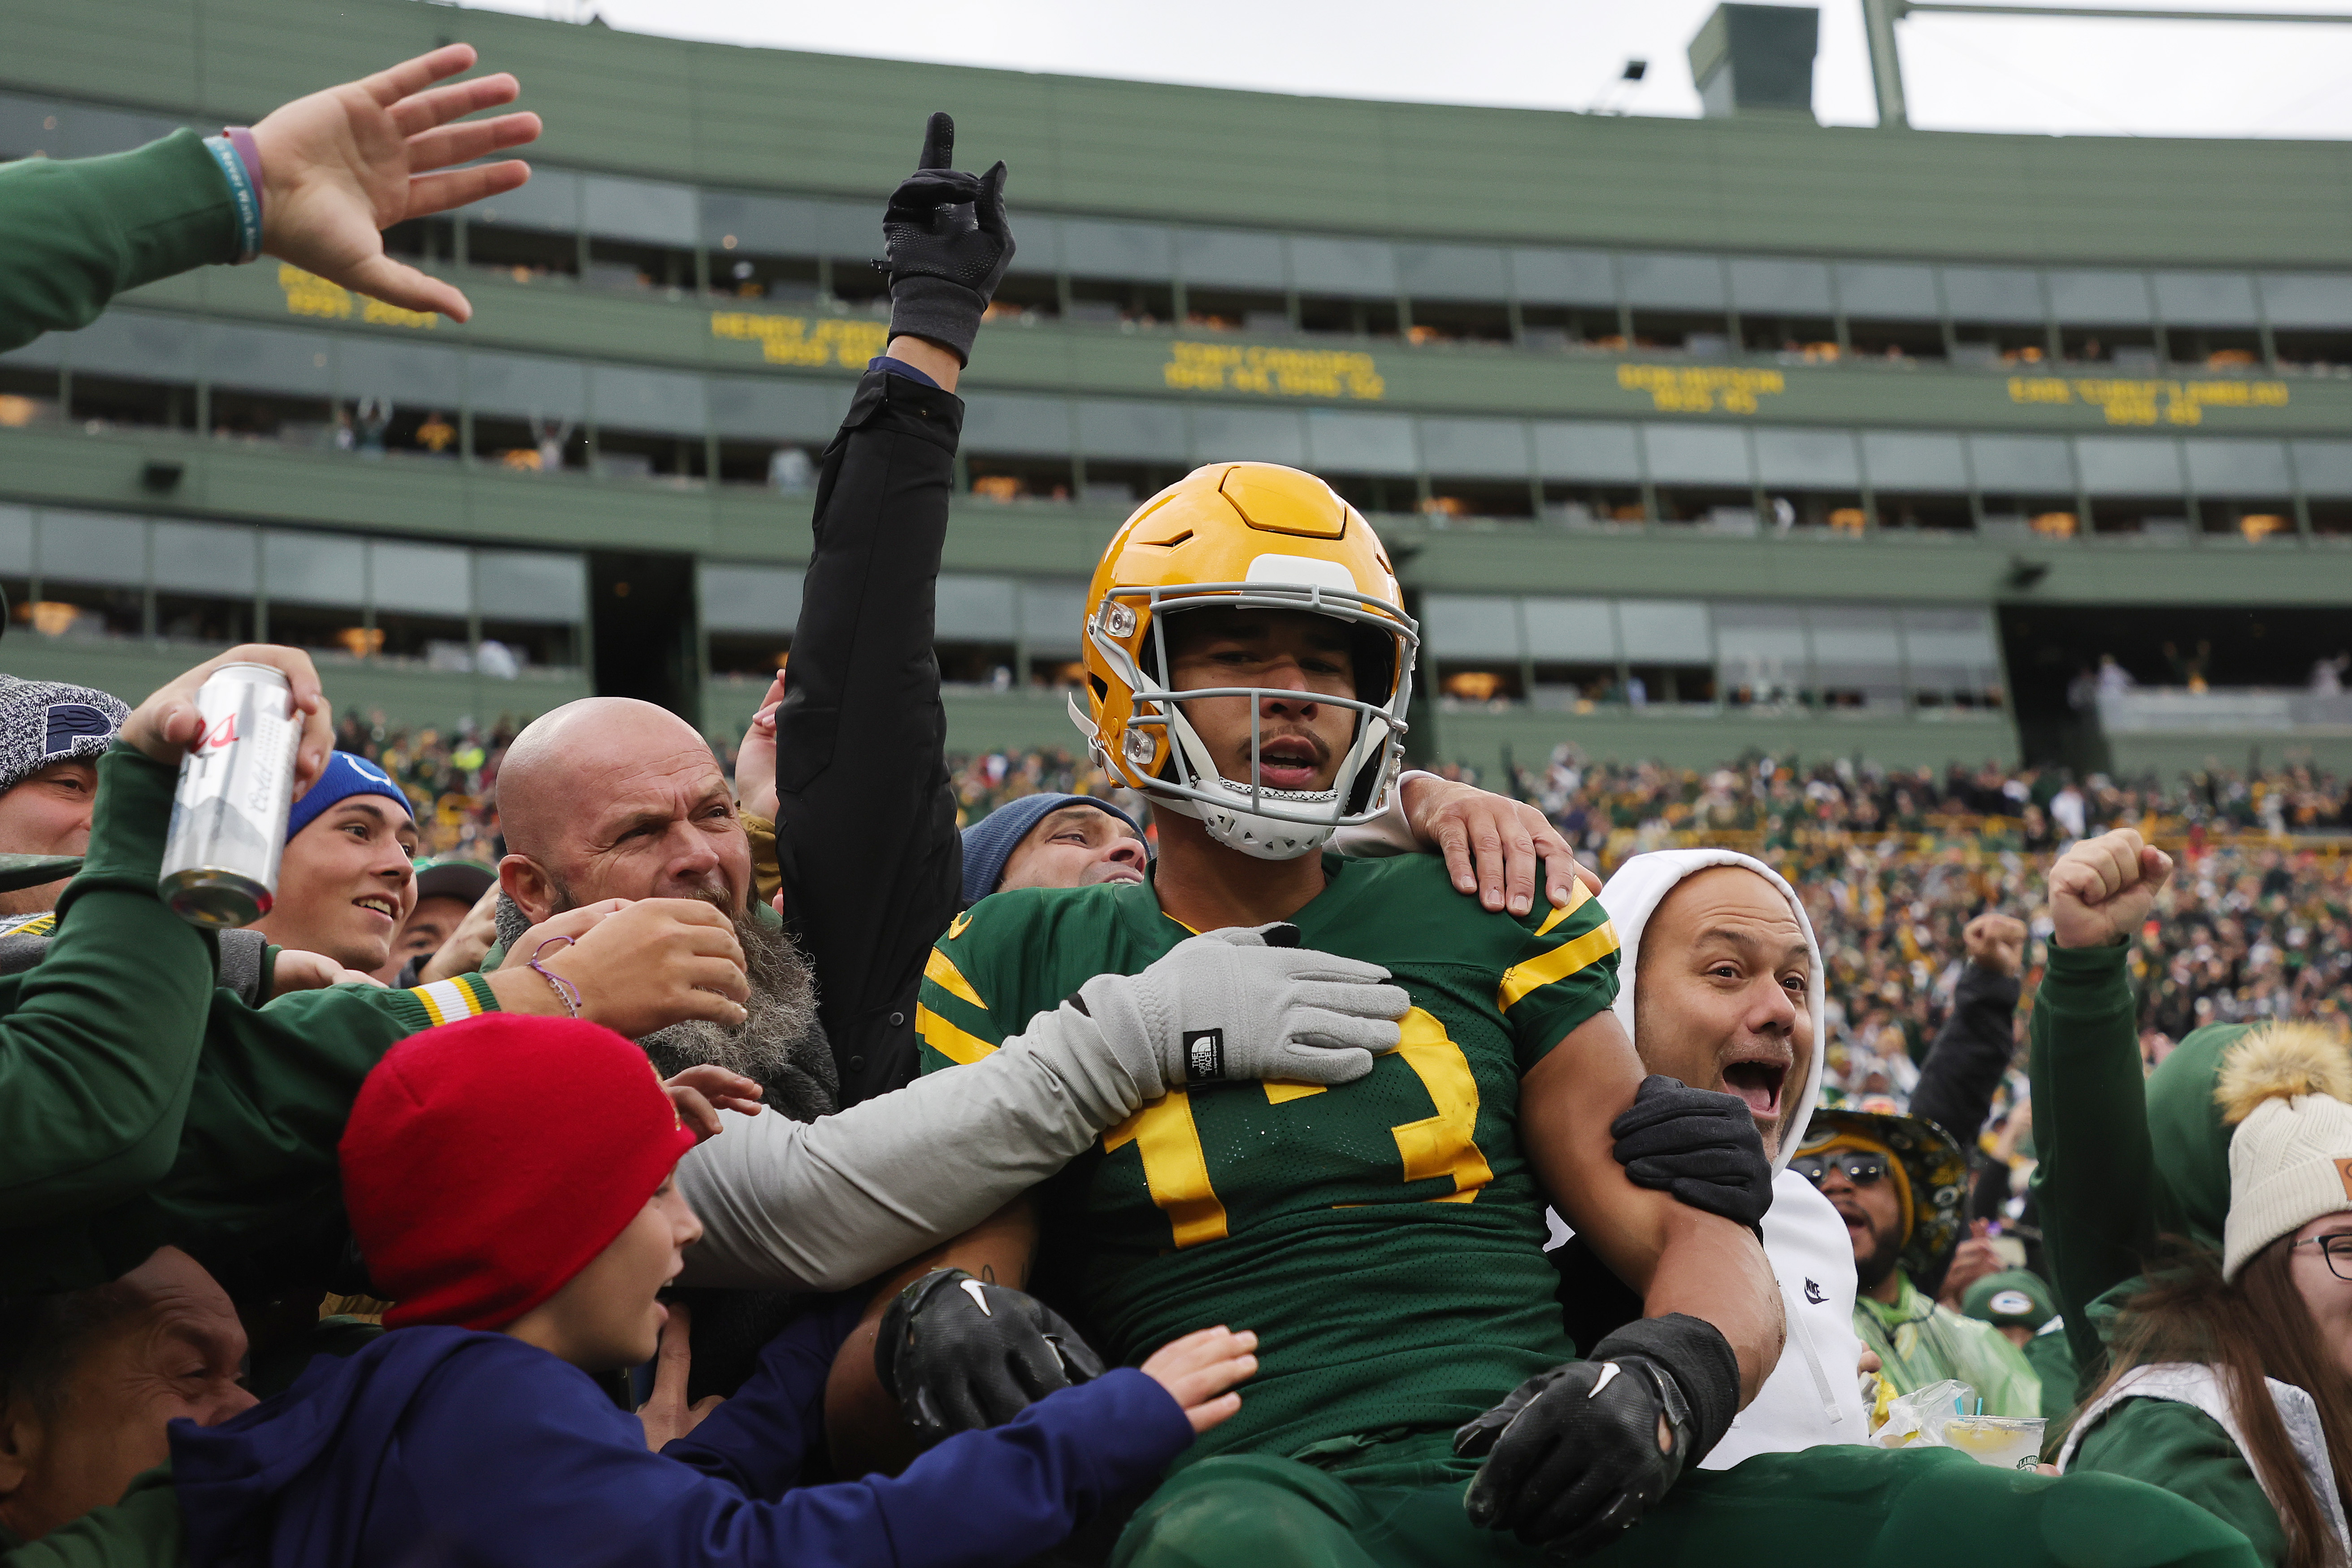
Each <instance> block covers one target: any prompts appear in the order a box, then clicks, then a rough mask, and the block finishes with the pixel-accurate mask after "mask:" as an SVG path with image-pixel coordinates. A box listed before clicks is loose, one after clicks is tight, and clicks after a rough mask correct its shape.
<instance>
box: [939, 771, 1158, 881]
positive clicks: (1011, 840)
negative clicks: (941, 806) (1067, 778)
mask: <svg viewBox="0 0 2352 1568" xmlns="http://www.w3.org/2000/svg"><path fill="white" fill-rule="evenodd" d="M1066 805H1091V806H1093V807H1094V808H1095V809H1096V810H1097V811H1099V812H1104V813H1107V814H1108V815H1109V816H1116V817H1118V819H1119V820H1120V821H1121V822H1124V823H1126V824H1127V825H1128V826H1129V827H1133V828H1135V836H1136V837H1138V838H1140V837H1143V829H1142V828H1140V827H1138V826H1136V821H1135V818H1133V817H1131V816H1128V815H1127V813H1125V812H1123V811H1121V810H1119V808H1118V807H1117V806H1115V805H1111V803H1110V802H1108V801H1107V800H1098V799H1097V798H1096V797H1095V796H1093V795H1022V796H1021V797H1020V798H1019V799H1017V800H1009V801H1007V802H1005V803H1004V804H1003V805H1000V806H998V807H997V808H996V809H995V810H994V811H992V812H990V813H989V814H988V815H987V816H983V817H982V818H981V819H980V820H979V821H978V822H975V823H973V824H972V825H971V826H970V827H967V828H965V829H964V830H963V901H964V903H965V904H966V905H967V906H969V905H971V904H976V903H978V902H980V900H982V899H984V898H986V897H988V895H989V894H991V893H992V892H994V891H996V884H997V883H999V882H1001V881H1003V880H1004V868H1005V865H1006V864H1007V863H1008V862H1009V861H1011V860H1012V858H1013V851H1014V850H1015V849H1018V848H1020V847H1021V841H1022V840H1023V839H1024V838H1026V837H1029V830H1030V829H1031V828H1033V827H1034V826H1037V824H1038V823H1039V822H1040V821H1041V820H1043V819H1044V818H1045V817H1046V816H1051V815H1052V814H1053V813H1055V812H1057V811H1059V810H1061V809H1062V808H1063V807H1064V806H1066Z"/></svg>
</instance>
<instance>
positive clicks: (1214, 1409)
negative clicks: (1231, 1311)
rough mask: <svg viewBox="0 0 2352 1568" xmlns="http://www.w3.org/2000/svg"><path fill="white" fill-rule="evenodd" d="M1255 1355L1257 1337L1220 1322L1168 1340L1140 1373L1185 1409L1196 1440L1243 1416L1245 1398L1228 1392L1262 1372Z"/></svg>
mask: <svg viewBox="0 0 2352 1568" xmlns="http://www.w3.org/2000/svg"><path fill="white" fill-rule="evenodd" d="M1256 1351H1257V1335H1255V1333H1252V1332H1251V1331H1249V1330H1247V1329H1244V1330H1242V1331H1239V1332H1235V1331H1234V1330H1232V1329H1228V1328H1226V1327H1225V1326H1224V1325H1223V1324H1222V1323H1221V1324H1219V1325H1218V1326H1217V1327H1215V1328H1213V1329H1202V1330H1200V1331H1196V1332H1193V1333H1189V1334H1186V1335H1185V1336H1184V1337H1183V1338H1182V1339H1181V1340H1171V1341H1169V1342H1167V1343H1166V1344H1164V1345H1161V1346H1160V1348H1159V1349H1158V1350H1156V1351H1154V1352H1151V1355H1150V1359H1149V1360H1147V1361H1146V1362H1145V1363H1143V1366H1142V1368H1141V1371H1142V1373H1143V1375H1144V1376H1146V1377H1148V1378H1150V1379H1151V1380H1152V1381H1153V1382H1154V1383H1157V1384H1159V1385H1160V1387H1162V1388H1164V1389H1166V1390H1167V1391H1168V1392H1169V1394H1171V1396H1173V1397H1174V1399H1175V1401H1176V1403H1177V1404H1178V1405H1181V1406H1183V1408H1184V1419H1185V1420H1187V1421H1190V1422H1191V1423H1192V1431H1193V1433H1194V1435H1195V1436H1197V1435H1199V1434H1200V1433H1202V1432H1205V1431H1207V1430H1208V1429H1209V1428H1210V1427H1212V1426H1216V1425H1218V1424H1219V1423H1220V1422H1223V1421H1227V1420H1230V1419H1232V1418H1233V1416H1234V1415H1235V1414H1236V1413H1238V1412H1239V1411H1240V1409H1241V1407H1242V1396H1241V1395H1240V1394H1233V1393H1229V1392H1227V1391H1228V1390H1229V1389H1231V1388H1232V1387H1233V1385H1234V1384H1237V1383H1239V1382H1241V1381H1242V1380H1244V1378H1247V1377H1249V1376H1251V1375H1252V1374H1254V1373H1255V1372H1256V1371H1257V1355H1256V1353H1255V1352H1256Z"/></svg>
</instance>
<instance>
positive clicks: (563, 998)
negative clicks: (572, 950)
mask: <svg viewBox="0 0 2352 1568" xmlns="http://www.w3.org/2000/svg"><path fill="white" fill-rule="evenodd" d="M559 942H561V943H562V945H563V946H565V947H570V946H571V945H572V939H571V938H570V937H568V936H551V937H549V938H548V939H547V940H546V941H545V942H541V943H540V944H539V946H538V947H537V948H536V949H535V950H533V952H531V955H530V963H529V964H528V965H527V967H529V968H531V969H535V970H537V971H539V974H540V978H541V979H543V980H545V981H546V982H547V983H548V984H550V985H552V986H554V987H555V999H556V1000H557V1001H559V1002H561V1003H562V1004H563V1010H564V1011H565V1012H566V1013H569V1014H571V1015H572V1016H573V1017H575V1018H577V1017H578V1016H580V987H578V986H577V985H574V984H572V982H570V981H569V980H566V979H564V978H563V976H562V975H561V974H558V973H555V971H553V970H552V969H550V968H548V967H547V966H546V965H545V964H543V963H540V961H539V955H540V954H541V953H542V952H546V951H547V950H548V949H549V948H551V947H553V946H555V945H556V944H557V943H559Z"/></svg>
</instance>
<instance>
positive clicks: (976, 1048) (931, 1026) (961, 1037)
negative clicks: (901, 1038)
mask: <svg viewBox="0 0 2352 1568" xmlns="http://www.w3.org/2000/svg"><path fill="white" fill-rule="evenodd" d="M915 1032H916V1033H917V1034H919V1035H920V1036H922V1037H923V1043H924V1044H925V1045H927V1046H929V1047H931V1049H933V1050H935V1051H937V1052H939V1053H940V1055H941V1056H943V1057H945V1058H948V1060H950V1061H951V1062H954V1063H955V1064H957V1065H958V1066H959V1067H969V1066H970V1065H971V1064H972V1063H973V1062H976V1061H978V1060H980V1058H982V1057H984V1056H987V1055H988V1054H989V1053H990V1052H992V1051H993V1050H995V1049H996V1047H994V1046H992V1045H990V1044H989V1043H988V1042H987V1041H986V1040H983V1039H982V1038H981V1037H979V1036H978V1035H972V1034H967V1033H965V1032H964V1031H963V1030H961V1029H959V1028H957V1027H956V1026H954V1025H953V1024H950V1023H949V1022H948V1021H947V1020H946V1019H945V1018H942V1017H940V1016H939V1015H938V1014H937V1013H934V1012H932V1011H931V1010H930V1009H929V1007H926V1006H923V1005H920V1004H917V1005H916V1007H915Z"/></svg>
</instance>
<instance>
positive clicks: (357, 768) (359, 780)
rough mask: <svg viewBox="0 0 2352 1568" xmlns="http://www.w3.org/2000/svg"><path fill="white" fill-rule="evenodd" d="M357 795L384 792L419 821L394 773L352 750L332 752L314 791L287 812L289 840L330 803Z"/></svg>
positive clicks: (317, 816) (312, 788) (290, 841)
mask: <svg viewBox="0 0 2352 1568" xmlns="http://www.w3.org/2000/svg"><path fill="white" fill-rule="evenodd" d="M353 795H383V796H384V797H386V798H387V799H390V800H396V801H398V802H399V803H400V815H401V816H404V817H407V818H408V819H409V820H411V821H414V820H415V813H413V812H411V811H410V810H409V809H408V796H407V795H404V794H402V793H401V788H400V786H399V785H398V784H394V783H393V782H392V775H391V774H390V773H385V772H384V771H383V769H382V768H380V767H377V766H376V765H375V764H374V763H372V762H369V761H368V760H367V759H366V758H365V757H362V756H355V755H353V754H352V752H328V753H327V765H326V767H325V768H324V769H323V770H321V771H320V774H319V778H318V782H317V783H315V784H311V786H310V794H308V795H304V796H303V797H302V798H301V799H300V800H298V801H296V802H295V803H294V808H293V809H292V810H291V811H289V812H288V813H287V814H286V839H287V842H288V843H289V844H290V843H292V842H293V840H294V836H295V835H296V834H298V833H299V832H301V831H302V830H303V829H304V828H306V827H308V826H310V824H311V823H313V822H315V821H317V820H318V818H319V816H320V813H322V812H324V811H325V810H326V809H327V808H328V807H329V806H331V805H336V804H337V803H338V802H341V801H345V800H349V799H350V798H351V797H352V796H353Z"/></svg>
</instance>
